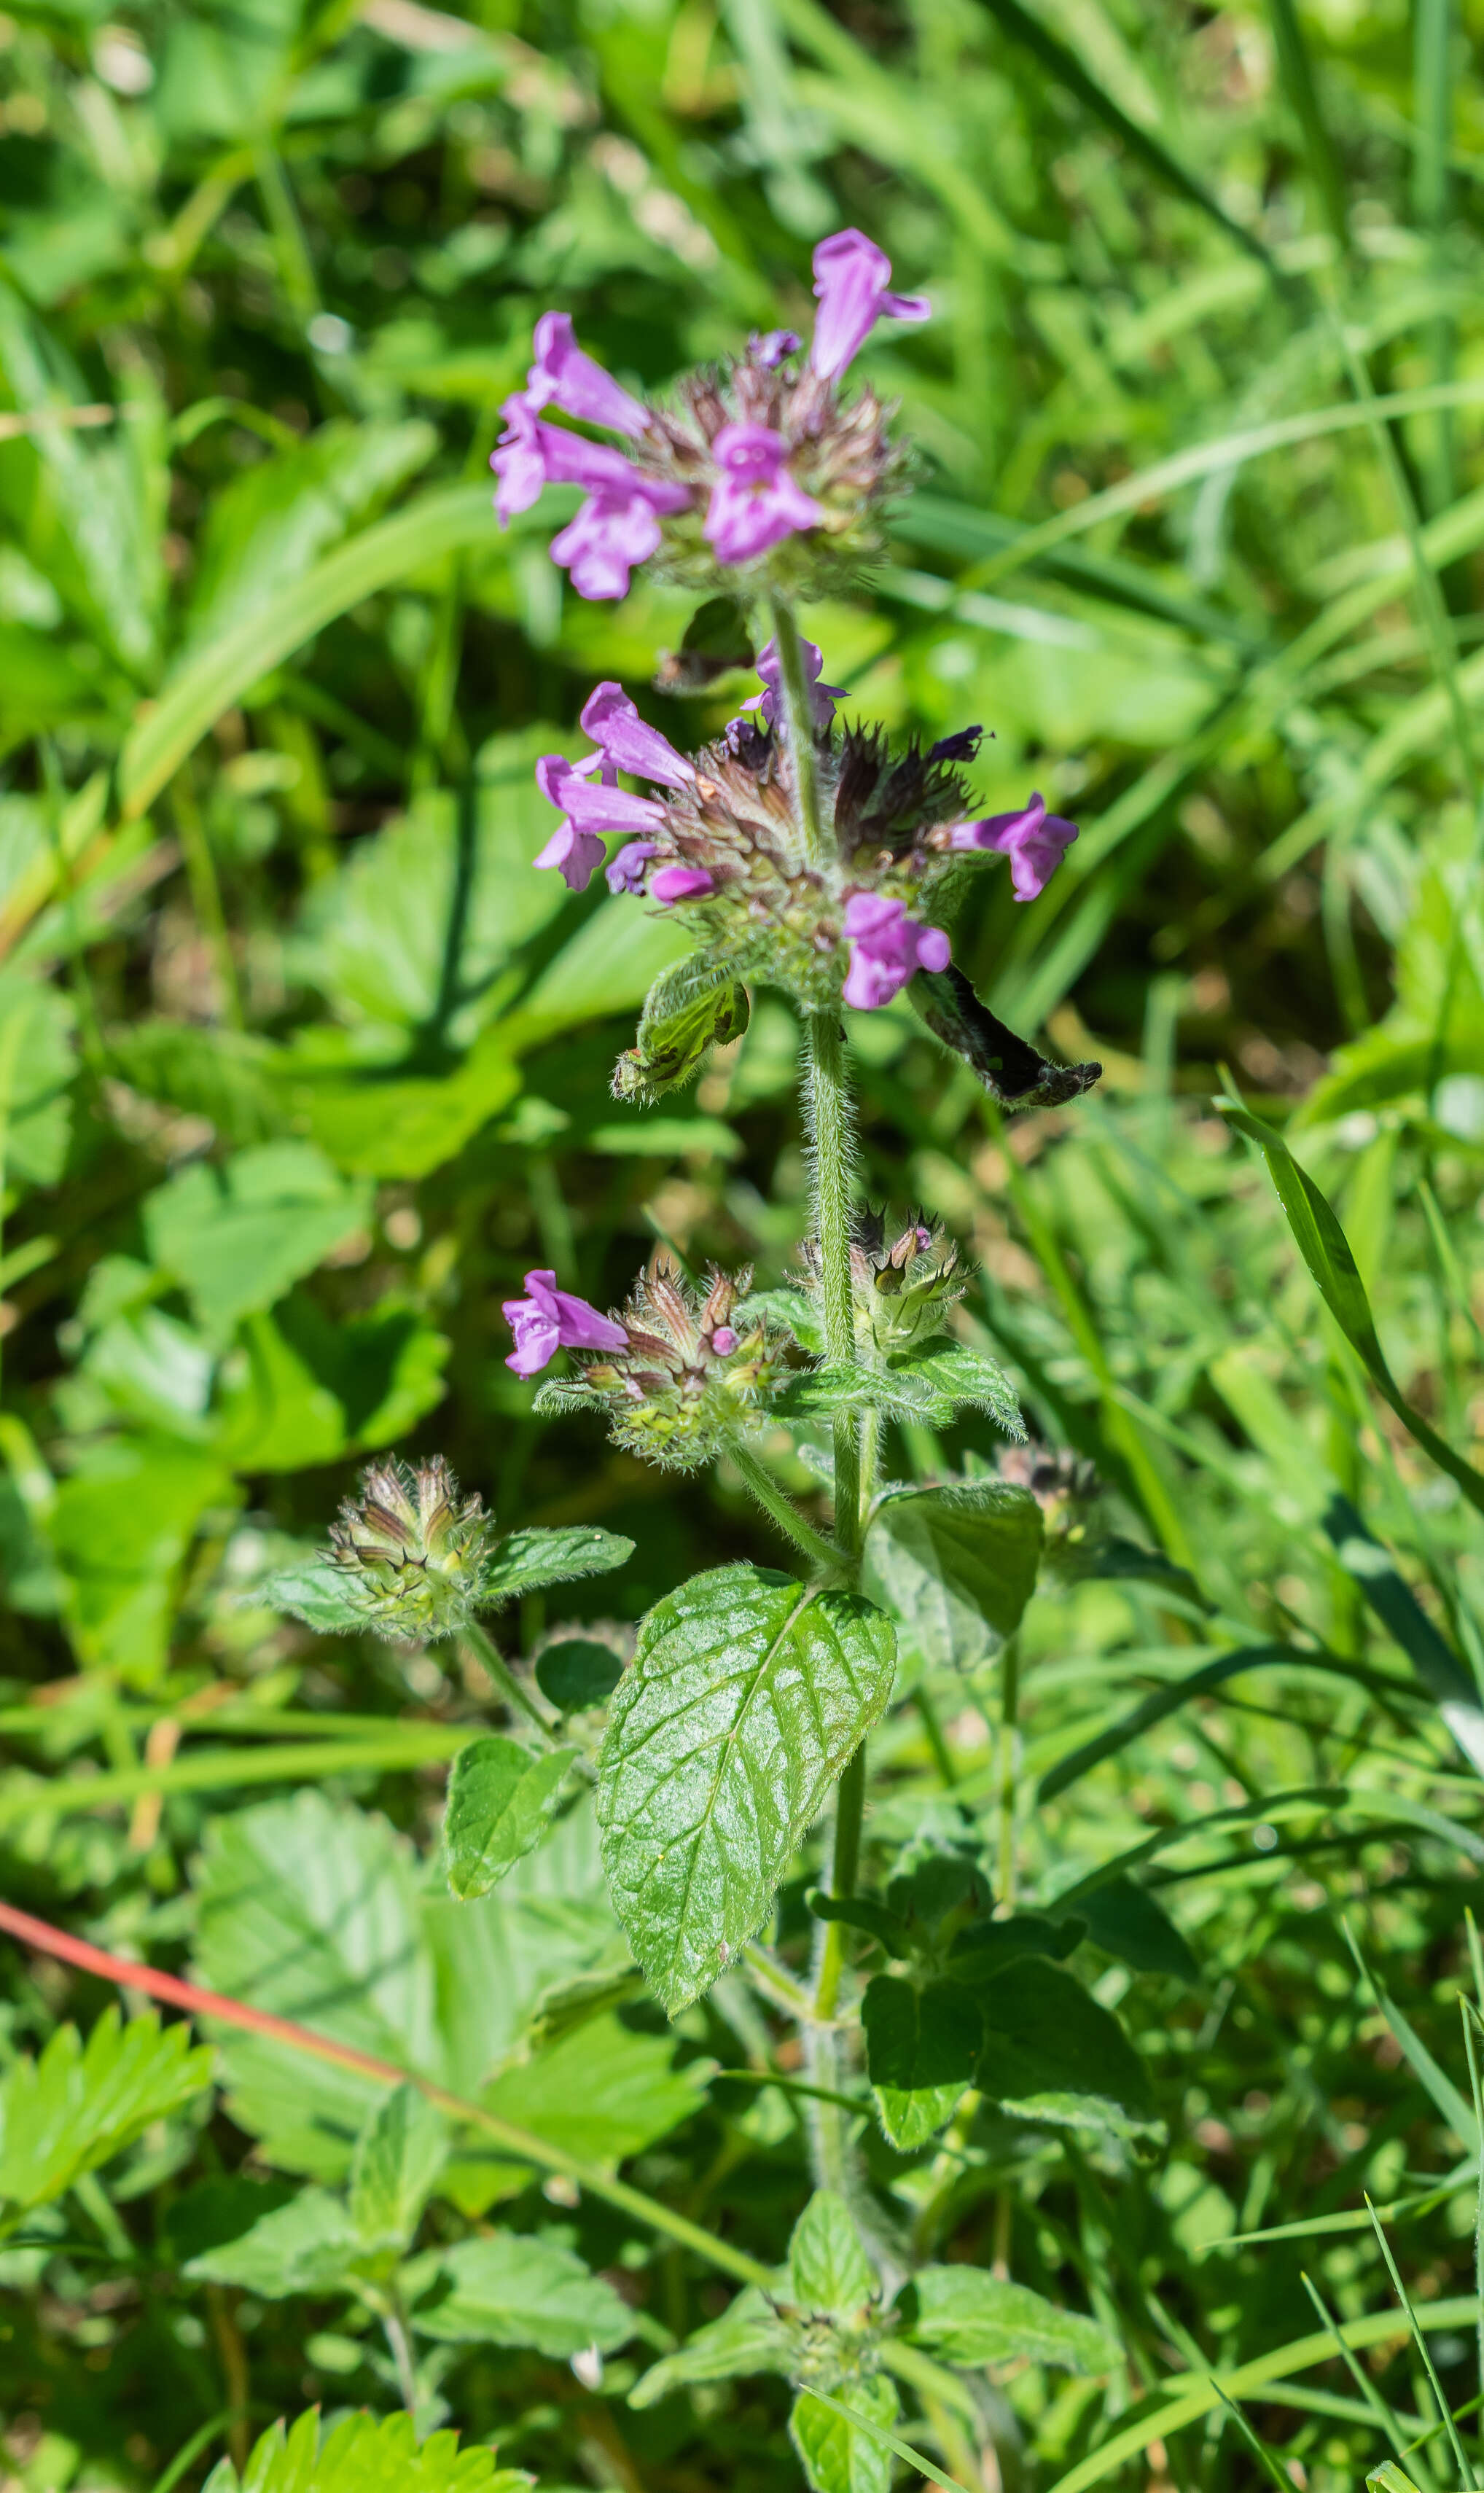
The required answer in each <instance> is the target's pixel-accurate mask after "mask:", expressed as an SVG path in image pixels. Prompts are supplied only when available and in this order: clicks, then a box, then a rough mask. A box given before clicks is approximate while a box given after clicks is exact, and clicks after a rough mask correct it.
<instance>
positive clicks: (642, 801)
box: [536, 753, 665, 891]
mask: <svg viewBox="0 0 1484 2493" xmlns="http://www.w3.org/2000/svg"><path fill="white" fill-rule="evenodd" d="M601 759H602V756H601V755H599V754H596V753H590V754H589V755H588V757H587V760H586V761H585V762H569V761H567V759H566V758H565V756H564V755H562V754H560V753H544V754H543V755H542V757H541V760H540V761H539V762H538V763H537V765H536V785H537V787H538V788H539V789H540V790H541V793H542V795H543V796H545V798H546V799H547V802H548V804H549V805H559V806H560V808H561V812H562V820H561V821H560V822H559V823H558V824H557V826H556V828H555V830H554V831H553V832H552V834H551V836H550V838H549V840H548V842H547V844H546V847H545V848H544V849H543V850H542V852H541V855H540V856H538V857H537V859H536V863H537V864H538V865H539V866H555V867H557V868H558V869H559V871H560V873H561V877H562V881H563V882H564V883H565V884H566V886H567V888H568V890H569V891H585V890H586V889H587V886H588V885H589V883H590V882H591V881H592V878H593V876H594V874H595V873H596V872H597V869H598V868H599V866H600V865H601V864H602V863H603V834H604V832H605V831H648V830H653V829H654V827H655V826H656V825H657V824H659V823H662V822H663V821H664V819H665V808H664V806H663V805H659V804H657V803H656V802H655V800H654V798H653V797H652V796H630V794H629V792H628V790H627V788H613V787H609V786H608V785H607V784H606V783H605V782H604V781H602V780H594V779H593V777H592V776H591V774H592V772H593V771H594V770H595V769H596V768H597V767H598V765H599V763H600V761H601Z"/></svg>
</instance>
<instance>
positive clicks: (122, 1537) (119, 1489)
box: [45, 1436, 237, 1681]
mask: <svg viewBox="0 0 1484 2493" xmlns="http://www.w3.org/2000/svg"><path fill="white" fill-rule="evenodd" d="M236 1496H237V1491H236V1490H235V1489H234V1488H233V1486H232V1482H231V1478H230V1475H229V1474H228V1473H227V1472H225V1471H223V1468H222V1466H221V1464H220V1463H218V1462H217V1461H216V1460H215V1459H214V1458H213V1457H212V1456H211V1455H210V1454H209V1453H207V1452H206V1451H204V1450H201V1451H196V1450H194V1449H193V1448H191V1447H188V1446H184V1445H181V1444H180V1443H179V1442H172V1441H171V1440H170V1439H169V1438H166V1437H160V1436H149V1437H115V1438H111V1439H108V1438H105V1439H104V1440H102V1441H101V1442H99V1443H96V1444H94V1445H91V1446H88V1447H87V1448H86V1449H85V1450H84V1451H83V1453H82V1454H81V1456H80V1457H79V1459H78V1461H77V1465H76V1468H75V1470H74V1471H73V1472H72V1473H71V1474H70V1475H69V1477H68V1478H67V1479H66V1480H64V1481H63V1482H62V1483H61V1485H60V1486H59V1487H58V1489H57V1493H56V1497H55V1499H54V1501H53V1502H52V1505H51V1507H50V1510H49V1512H48V1514H47V1515H46V1517H45V1532H46V1538H47V1540H48V1542H49V1544H50V1547H51V1551H52V1555H53V1556H54V1558H55V1560H56V1562H57V1567H58V1569H59V1571H60V1574H61V1577H62V1583H63V1605H62V1607H63V1616H64V1618H65V1620H66V1622H67V1628H68V1633H69V1635H70V1636H71V1637H72V1640H73V1645H74V1650H75V1652H76V1655H77V1659H78V1661H79V1663H81V1664H82V1666H83V1667H84V1668H85V1669H100V1668H110V1669H114V1670H120V1671H123V1672H125V1673H127V1674H128V1676H129V1677H131V1678H133V1679H136V1680H140V1681H144V1680H148V1679H151V1678H153V1677H154V1676H155V1674H156V1673H157V1672H158V1671H159V1670H161V1669H162V1668H163V1665H164V1661H165V1657H166V1653H167V1651H168V1646H169V1637H170V1627H171V1620H172V1617H173V1614H174V1607H175V1583H176V1576H177V1571H178V1570H179V1568H180V1566H181V1563H182V1561H183V1560H184V1558H185V1556H186V1553H187V1551H188V1549H189V1548H190V1547H191V1543H192V1540H193V1536H194V1533H195V1530H196V1526H197V1525H198V1523H199V1522H200V1520H201V1518H202V1517H203V1516H204V1515H205V1514H206V1513H207V1512H208V1510H210V1509H212V1508H230V1507H231V1506H232V1505H233V1504H234V1503H235V1500H236Z"/></svg>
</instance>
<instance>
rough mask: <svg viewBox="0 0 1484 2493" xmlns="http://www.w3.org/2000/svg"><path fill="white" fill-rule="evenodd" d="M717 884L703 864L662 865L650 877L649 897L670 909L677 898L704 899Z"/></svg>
mask: <svg viewBox="0 0 1484 2493" xmlns="http://www.w3.org/2000/svg"><path fill="white" fill-rule="evenodd" d="M715 889H716V884H715V882H714V881H713V879H712V877H711V876H710V875H709V874H708V873H707V872H706V869H705V867H704V866H703V865H662V866H661V868H660V871H659V873H658V874H652V875H651V876H650V878H649V897H650V899H651V900H658V901H660V902H662V903H663V905H664V906H665V907H666V908H667V909H668V908H671V907H672V906H673V904H674V903H675V902H676V901H677V900H704V899H705V898H706V897H707V895H708V893H710V892H713V891H714V890H715Z"/></svg>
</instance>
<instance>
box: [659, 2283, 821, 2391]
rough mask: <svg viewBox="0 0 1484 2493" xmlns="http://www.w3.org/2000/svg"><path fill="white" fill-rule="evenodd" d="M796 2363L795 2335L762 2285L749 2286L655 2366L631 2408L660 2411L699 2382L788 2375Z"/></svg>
mask: <svg viewBox="0 0 1484 2493" xmlns="http://www.w3.org/2000/svg"><path fill="white" fill-rule="evenodd" d="M795 2358H796V2339H795V2334H794V2331H793V2330H792V2329H791V2328H788V2327H787V2324H786V2323H785V2322H784V2321H783V2320H781V2319H780V2318H779V2316H778V2312H777V2310H776V2309H775V2307H774V2303H773V2301H772V2300H771V2299H770V2298H769V2297H768V2296H767V2295H766V2294H764V2292H763V2291H762V2288H761V2287H760V2286H757V2285H745V2286H744V2287H743V2289H742V2291H741V2293H740V2294H739V2295H736V2296H734V2297H733V2298H732V2300H731V2301H730V2302H729V2303H728V2304H727V2308H726V2310H725V2311H724V2312H723V2313H722V2316H721V2318H720V2319H719V2320H712V2321H709V2322H708V2323H707V2324H706V2326H705V2327H704V2328H697V2329H696V2330H695V2331H694V2332H693V2333H692V2335H691V2336H689V2337H688V2338H687V2339H686V2341H685V2344H684V2345H683V2346H682V2347H680V2348H679V2350H678V2351H677V2352H676V2353H675V2354H673V2355H667V2356H666V2357H665V2358H664V2360H663V2362H659V2363H655V2364H653V2365H651V2367H650V2369H649V2370H648V2371H647V2372H645V2374H644V2375H643V2377H642V2379H641V2380H639V2381H638V2382H637V2383H636V2384H635V2386H634V2388H632V2389H631V2390H630V2391H629V2404H630V2406H631V2407H652V2406H658V2404H659V2402H660V2400H661V2398H668V2396H669V2395H670V2392H671V2391H672V2390H674V2389H681V2388H690V2387H691V2386H692V2384H693V2383H695V2382H699V2381H730V2380H735V2379H738V2378H742V2377H745V2376H746V2375H747V2374H748V2373H751V2372H784V2373H787V2372H790V2371H791V2370H792V2369H793V2365H794V2361H795Z"/></svg>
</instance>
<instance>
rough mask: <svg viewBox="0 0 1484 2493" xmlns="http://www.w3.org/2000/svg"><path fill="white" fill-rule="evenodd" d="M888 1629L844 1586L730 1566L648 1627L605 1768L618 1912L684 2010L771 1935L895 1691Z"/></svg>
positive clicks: (617, 1706)
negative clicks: (837, 1791)
mask: <svg viewBox="0 0 1484 2493" xmlns="http://www.w3.org/2000/svg"><path fill="white" fill-rule="evenodd" d="M895 1663H896V1637H895V1636H894V1634H893V1631H892V1626H891V1622H890V1620H889V1619H887V1618H886V1617H885V1616H884V1615H883V1613H882V1612H881V1611H880V1610H878V1609H876V1608H875V1607H873V1605H872V1604H871V1603H869V1602H865V1601H862V1600H860V1599H859V1598H858V1597H856V1596H854V1595H852V1594H847V1593H833V1592H832V1593H823V1594H813V1595H811V1594H808V1593H806V1591H805V1590H804V1588H803V1586H801V1585H799V1584H797V1583H795V1582H793V1581H792V1580H791V1578H789V1577H786V1576H779V1575H774V1574H765V1573H764V1572H763V1571H762V1570H761V1569H759V1568H756V1567H748V1566H736V1567H721V1568H717V1569H715V1570H714V1571H713V1572H712V1573H710V1574H708V1575H704V1576H697V1577H693V1579H692V1580H691V1582H690V1583H688V1584H685V1585H682V1586H681V1587H680V1589H679V1590H678V1591H676V1592H674V1593H671V1594H669V1595H668V1596H667V1598H666V1599H665V1600H664V1601H663V1602H661V1603H660V1604H659V1605H658V1606H657V1607H655V1608H654V1609H652V1610H651V1611H650V1612H649V1614H648V1616H647V1618H646V1619H645V1620H644V1622H643V1625H642V1627H641V1628H640V1630H639V1638H638V1651H637V1653H636V1655H635V1659H634V1663H633V1665H632V1667H630V1669H629V1670H628V1671H627V1672H626V1673H625V1675H624V1679H623V1681H622V1683H621V1685H620V1687H619V1689H618V1692H617V1694H616V1696H615V1697H614V1699H613V1705H612V1711H611V1713H610V1715H609V1718H608V1732H607V1735H606V1737H605V1739H604V1743H603V1750H602V1754H601V1757H600V1758H599V1778H600V1780H599V1789H598V1821H599V1825H600V1827H601V1828H602V1832H603V1860H604V1867H605V1869H606V1871H607V1872H608V1885H609V1888H610V1891H611V1893H612V1897H613V1904H614V1907H615V1909H616V1911H617V1913H618V1917H619V1920H620V1921H621V1922H622V1924H623V1926H624V1929H625V1931H626V1932H627V1934H628V1937H629V1943H630V1945H631V1947H632V1948H633V1950H634V1954H635V1957H636V1959H637V1961H638V1964H639V1965H640V1966H641V1967H643V1970H644V1972H645V1973H646V1974H647V1976H648V1978H649V1980H650V1982H651V1983H652V1984H653V1986H654V1989H655V1991H656V1993H657V1994H658V1996H659V1997H660V1999H661V2000H662V2001H663V2003H664V2005H665V2006H666V2008H668V2010H669V2012H670V2014H671V2015H673V2014H674V2013H675V2011H676V2010H677V2009H680V2008H683V2007H684V2006H685V2005H686V2003H687V2002H688V2001H690V2000H692V1999H694V1998H695V1997H697V1994H698V1993H699V1992H701V1991H703V1990H704V1989H705V1988H706V1986H707V1984H708V1983H711V1982H713V1981H714V1980H715V1979H716V1976H717V1974H718V1973H719V1972H720V1971H721V1969H722V1967H723V1966H724V1965H726V1964H727V1961H728V1959H729V1958H731V1957H732V1956H734V1955H735V1954H736V1952H737V1950H738V1949H739V1948H741V1947H743V1946H744V1945H745V1944H746V1942H747V1941H748V1939H750V1938H751V1937H752V1936H753V1933H754V1932H755V1931H756V1930H757V1926H758V1924H759V1922H760V1921H761V1920H762V1917H763V1915H764V1913H765V1912H766V1911H767V1908H768V1904H769V1901H770V1899H771V1897H772V1895H773V1892H774V1889H775V1888H776V1887H777V1885H778V1882H779V1880H780V1879H781V1878H782V1877H783V1875H784V1873H785V1871H786V1870H787V1867H788V1863H789V1861H790V1859H791V1858H792V1856H793V1853H794V1851H795V1849H796V1847H797V1846H798V1844H799V1842H800V1841H801V1839H802V1837H803V1836H804V1835H805V1833H806V1832H807V1830H808V1828H809V1827H810V1826H811V1825H812V1823H813V1821H814V1819H815V1818H816V1816H817V1815H818V1812H819V1810H820V1808H821V1807H822V1805H823V1802H824V1799H825V1795H826V1793H827V1792H828V1791H829V1789H830V1787H831V1785H832V1784H833V1783H834V1782H835V1781H836V1779H837V1778H838V1776H839V1775H840V1774H841V1773H842V1771H843V1770H844V1768H845V1766H846V1762H847V1760H848V1759H849V1758H850V1757H851V1756H852V1755H853V1753H854V1751H855V1750H856V1748H857V1747H858V1746H859V1744H860V1741H861V1740H862V1738H863V1737H864V1736H865V1733H866V1732H867V1730H868V1729H869V1728H870V1727H871V1725H872V1724H873V1723H874V1722H875V1721H876V1717H877V1715H878V1714H879V1713H880V1711H881V1709H882V1707H883V1706H884V1705H885V1703H886V1699H887V1697H888V1696H889V1695H890V1693H891V1682H892V1673H893V1669H894V1667H895Z"/></svg>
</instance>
